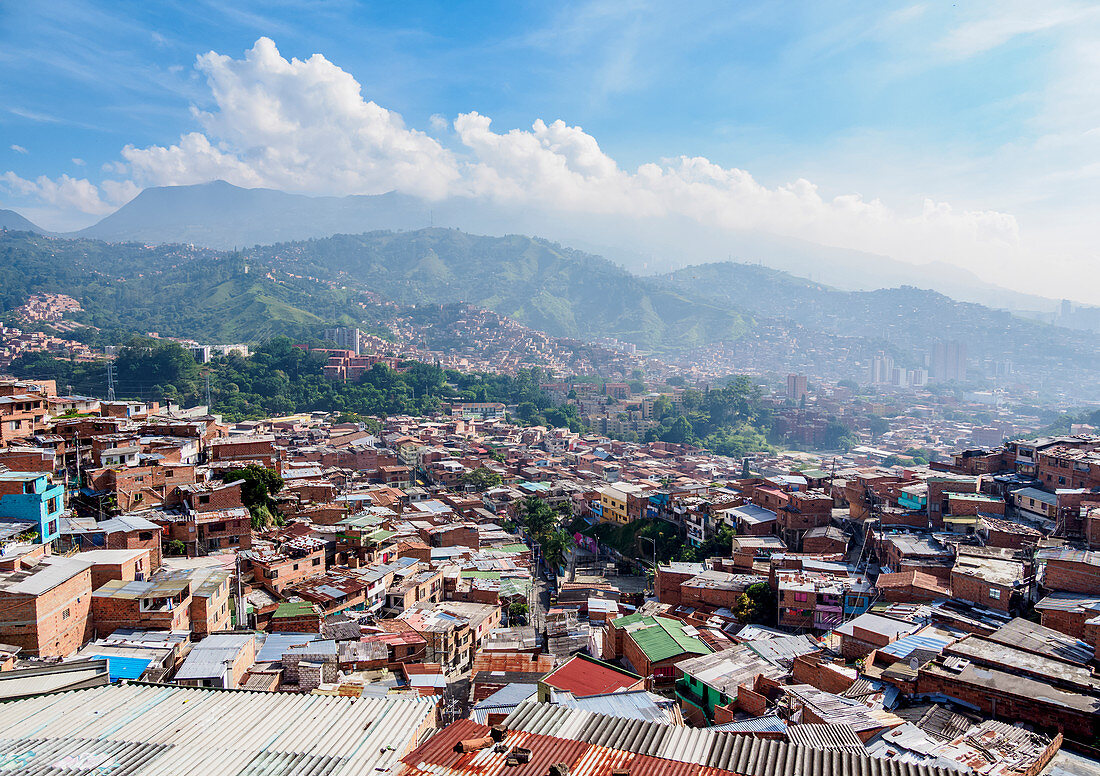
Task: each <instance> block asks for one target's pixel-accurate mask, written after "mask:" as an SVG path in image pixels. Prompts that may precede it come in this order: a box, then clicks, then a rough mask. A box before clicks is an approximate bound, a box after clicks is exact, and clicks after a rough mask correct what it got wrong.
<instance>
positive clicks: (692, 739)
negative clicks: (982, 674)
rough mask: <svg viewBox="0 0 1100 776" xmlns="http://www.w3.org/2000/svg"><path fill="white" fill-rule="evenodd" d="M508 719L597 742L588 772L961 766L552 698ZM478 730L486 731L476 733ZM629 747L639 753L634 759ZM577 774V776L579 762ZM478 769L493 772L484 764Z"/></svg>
mask: <svg viewBox="0 0 1100 776" xmlns="http://www.w3.org/2000/svg"><path fill="white" fill-rule="evenodd" d="M503 724H504V726H505V727H506V728H508V729H509V731H510V732H509V736H512V735H516V734H517V733H518V732H524V733H533V734H536V735H538V736H539V737H540V738H549V739H550V742H548V746H555V745H556V744H555V743H553V742H556V741H559V740H560V739H570V740H574V741H585V742H588V743H589V744H592V745H593V747H595V748H596V750H597V751H596V753H595V754H593V755H592V756H593V757H596V758H597V759H598V760H599V761H600V762H601V764H600V765H599V766H598V767H594V768H589V769H588V770H586V771H585V773H586V774H587V776H607V774H608V772H609V771H610V769H611V768H612V767H622V766H619V765H614V766H612V765H610V764H609V761H611V760H622V761H623V762H629V769H630V771H631V776H649V775H650V774H652V776H660V774H681V775H682V776H687V774H691V775H692V776H699V775H700V774H715V775H717V774H730V773H734V774H741V775H742V776H805V775H806V774H830V776H958V775H957V772H956V771H954V770H947V769H943V768H936V767H930V766H925V765H919V764H914V763H901V762H897V761H894V760H887V759H882V758H876V757H869V756H865V755H860V754H857V753H854V752H851V751H837V750H824V749H818V748H813V747H808V746H799V745H795V744H788V743H786V742H784V741H776V740H769V739H758V738H754V737H752V736H746V735H741V734H738V733H724V732H718V731H713V730H707V729H705V728H689V727H675V726H669V725H660V724H657V723H654V722H645V721H641V720H628V719H617V718H614V717H607V716H604V715H601V714H594V713H592V712H589V711H582V710H575V709H566V708H562V707H560V706H553V705H550V704H545V703H524V704H520V705H519V706H517V707H516V710H515V711H513V712H512V713H511V714H510V715H509V716H508V718H507V719H505V720H504V723H503ZM478 730H485V728H478ZM476 735H484V734H483V733H478V732H475V736H476ZM438 737H439V736H437V738H438ZM470 737H473V736H470ZM452 744H453V741H452ZM629 752H633V753H635V754H636V755H637V756H636V757H634V758H633V759H631V758H630V757H629V755H628V754H627V753H629ZM647 756H648V757H647ZM560 761H562V760H560V759H559V760H554V762H560ZM406 762H408V758H406ZM643 769H646V770H643ZM474 770H476V769H474ZM509 770H511V769H509ZM432 772H433V773H434V774H436V776H443V774H448V776H456V775H457V774H463V775H465V774H468V773H470V770H468V769H464V768H458V769H456V770H451V771H437V770H433V771H432ZM570 773H571V774H574V776H576V774H575V771H574V769H573V768H572V766H571V767H570ZM478 774H479V776H492V774H491V773H488V774H486V773H482V771H480V770H478ZM517 776H518V775H517ZM531 776H545V774H544V773H543V774H531Z"/></svg>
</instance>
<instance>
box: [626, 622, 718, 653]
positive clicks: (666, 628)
mask: <svg viewBox="0 0 1100 776" xmlns="http://www.w3.org/2000/svg"><path fill="white" fill-rule="evenodd" d="M632 616H636V615H632ZM621 619H629V618H621ZM631 624H633V625H635V626H636V627H634V628H631V630H630V631H629V635H630V638H632V639H633V640H634V643H635V644H637V645H638V649H640V650H642V652H644V653H645V656H646V657H647V658H649V660H650V662H653V663H657V662H659V661H661V660H667V659H668V658H670V657H676V656H677V655H683V654H691V655H706V654H709V653H710V652H711V649H710V647H708V646H707V645H706V644H704V643H703V642H702V641H700V640H699V639H697V638H695V637H694V636H689V635H688V634H686V633H684V624H683V623H682V622H680V621H679V620H670V619H668V618H666V617H642V618H640V619H639V620H637V621H636V623H631ZM616 627H618V620H617V621H616Z"/></svg>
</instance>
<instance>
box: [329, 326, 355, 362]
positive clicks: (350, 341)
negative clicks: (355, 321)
mask: <svg viewBox="0 0 1100 776" xmlns="http://www.w3.org/2000/svg"><path fill="white" fill-rule="evenodd" d="M361 336H362V332H361V331H359V329H348V328H344V327H343V326H338V327H336V328H335V329H325V339H327V340H332V341H333V342H335V343H336V347H338V348H339V349H340V350H350V351H351V352H352V353H354V354H355V355H359V338H360V337H361Z"/></svg>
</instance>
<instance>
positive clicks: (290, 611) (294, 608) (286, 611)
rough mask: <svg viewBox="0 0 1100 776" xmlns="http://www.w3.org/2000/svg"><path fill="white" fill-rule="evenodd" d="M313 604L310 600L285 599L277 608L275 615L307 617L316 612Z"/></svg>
mask: <svg viewBox="0 0 1100 776" xmlns="http://www.w3.org/2000/svg"><path fill="white" fill-rule="evenodd" d="M314 613H315V612H314V609H313V604H311V603H310V602H309V601H283V602H282V603H281V604H279V608H278V609H276V610H275V614H274V615H272V616H273V617H305V616H306V615H310V614H314Z"/></svg>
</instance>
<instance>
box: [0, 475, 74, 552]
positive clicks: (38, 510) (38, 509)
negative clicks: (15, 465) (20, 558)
mask: <svg viewBox="0 0 1100 776" xmlns="http://www.w3.org/2000/svg"><path fill="white" fill-rule="evenodd" d="M64 511H65V486H64V485H63V484H61V483H59V482H58V483H55V482H54V481H53V477H52V476H50V475H49V474H44V473H42V472H0V522H21V523H33V524H34V525H37V526H38V537H39V541H41V542H47V543H48V542H52V541H53V540H54V539H56V538H57V537H58V536H59V535H60V533H61V515H62V513H63V512H64Z"/></svg>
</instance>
